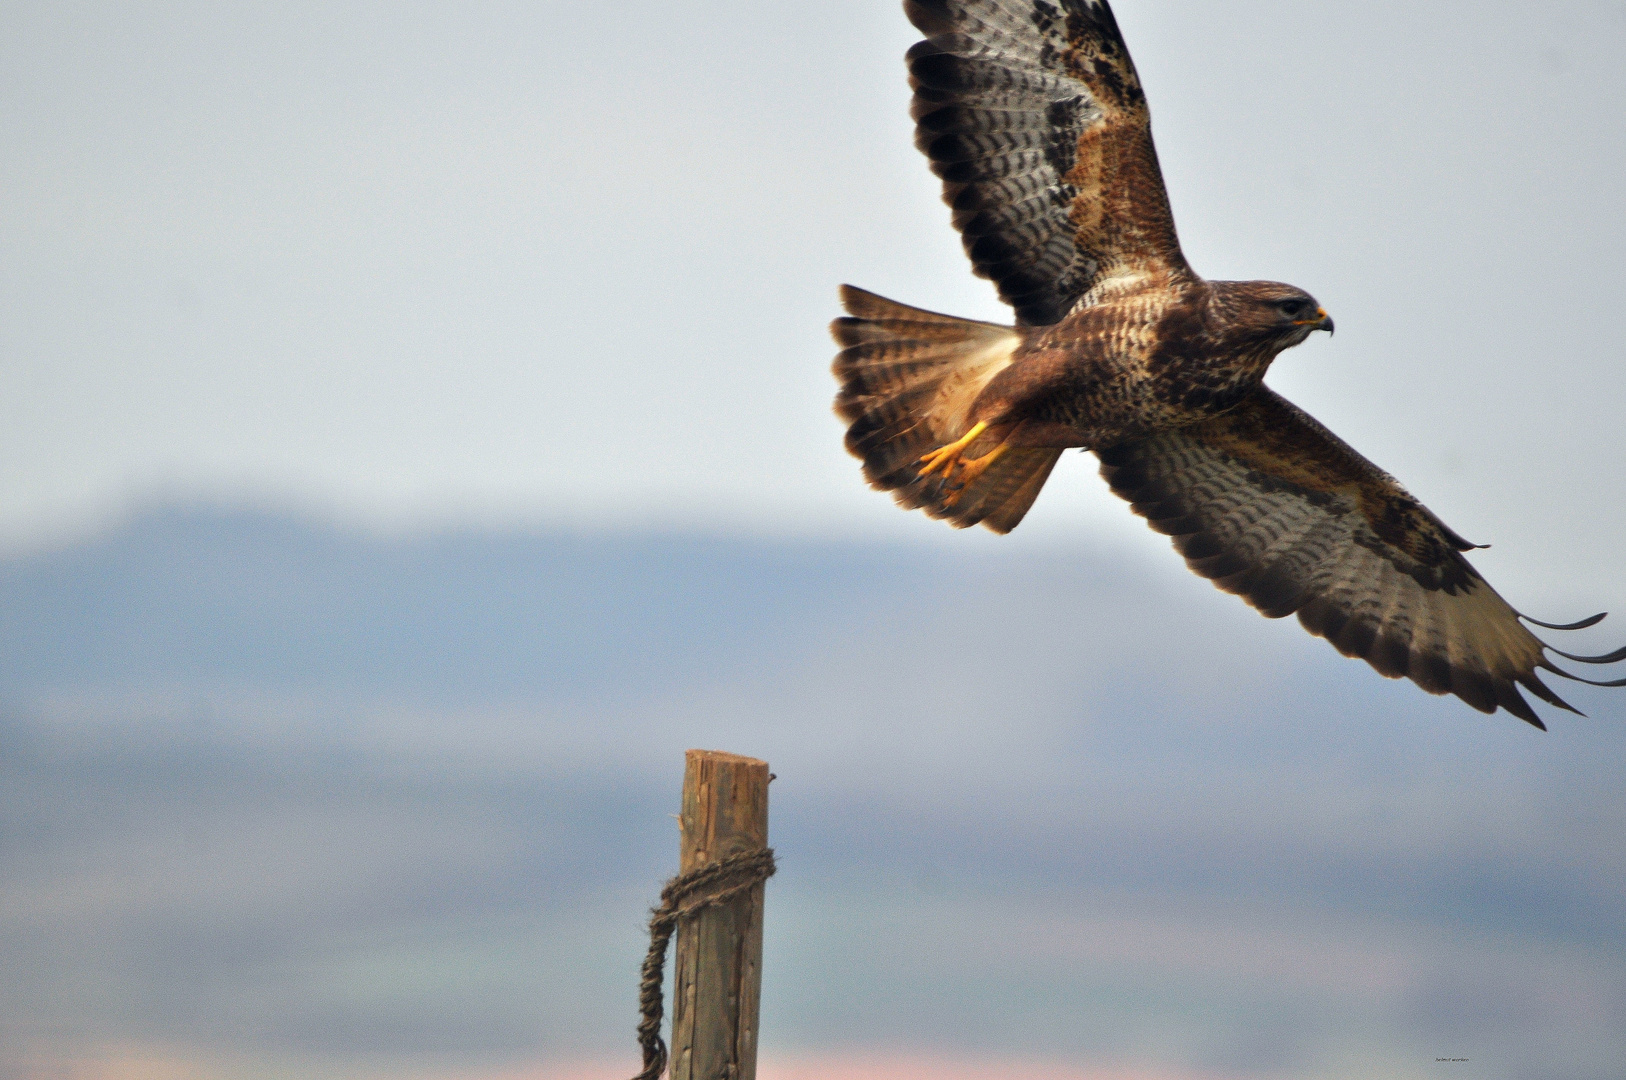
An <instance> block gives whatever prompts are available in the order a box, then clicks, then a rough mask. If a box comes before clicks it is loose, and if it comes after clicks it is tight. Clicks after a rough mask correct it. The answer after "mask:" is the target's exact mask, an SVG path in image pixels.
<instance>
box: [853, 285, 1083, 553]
mask: <svg viewBox="0 0 1626 1080" xmlns="http://www.w3.org/2000/svg"><path fill="white" fill-rule="evenodd" d="M841 303H842V306H843V307H845V308H846V309H847V312H848V314H849V316H850V317H848V318H842V319H837V320H836V321H835V322H833V323H831V324H830V333H831V334H833V335H834V336H835V339H836V341H837V343H838V344H840V345H841V346H842V350H841V352H840V353H838V354H837V355H836V361H835V364H834V365H833V367H832V370H833V371H834V372H835V376H836V378H837V379H838V380H839V381H840V382H841V392H840V393H839V394H837V395H836V415H838V416H840V417H841V418H842V419H843V420H845V421H847V422H848V423H849V424H850V425H851V426H850V427H849V428H848V429H847V449H848V450H849V451H851V452H852V454H853V456H854V457H857V458H860V459H862V460H863V462H864V478H865V479H866V480H868V481H869V483H870V486H871V487H874V488H877V489H879V490H882V491H891V492H892V493H893V497H894V498H896V499H897V500H898V502H899V503H900V504H901V505H903V506H905V507H908V508H910V509H914V508H916V507H919V508H920V509H922V510H925V511H926V513H928V514H930V515H931V516H932V517H935V518H946V519H948V521H949V523H950V524H952V525H954V526H955V527H956V528H962V529H963V528H965V527H966V526H968V525H975V524H977V523H979V522H980V523H982V524H983V525H986V526H988V528H990V529H993V530H994V531H995V532H1001V533H1005V532H1010V531H1011V530H1012V529H1014V528H1016V524H1017V522H1019V521H1021V520H1022V516H1023V515H1024V514H1026V513H1027V512H1028V507H1030V506H1032V505H1033V500H1034V499H1035V498H1037V497H1038V495H1039V489H1040V488H1042V487H1044V482H1045V480H1047V479H1048V478H1049V476H1050V470H1051V469H1052V468H1053V467H1054V466H1055V464H1056V460H1057V459H1058V458H1060V457H1061V451H1060V450H1055V449H1045V448H1031V447H1017V448H1011V449H1009V450H1007V451H1006V452H1004V453H1003V454H1001V455H1000V456H999V458H998V459H997V460H995V461H994V462H993V463H992V464H991V465H989V466H988V468H987V469H986V470H985V471H983V472H982V473H981V474H980V475H978V476H977V477H976V478H975V479H974V480H972V481H971V482H970V483H969V484H967V485H966V486H965V487H964V488H963V489H962V488H961V487H960V486H959V485H957V484H955V483H953V482H951V481H950V480H948V479H946V478H945V477H944V476H940V475H933V476H922V475H921V461H920V459H921V457H922V456H924V455H925V454H928V453H930V452H931V451H933V450H936V449H937V448H939V447H941V446H944V445H945V444H947V443H951V442H954V441H955V440H956V439H960V438H961V437H963V436H964V435H965V434H966V433H967V432H969V431H970V430H971V428H972V426H973V425H972V422H971V418H970V413H971V404H972V402H974V401H975V400H976V399H977V395H978V394H979V393H980V392H981V391H982V388H983V387H984V386H986V385H987V384H988V380H989V379H992V378H993V377H994V376H995V375H996V374H998V373H999V372H1000V371H1001V370H1002V369H1004V368H1005V367H1006V366H1007V365H1009V364H1010V362H1011V356H1012V354H1013V353H1015V351H1016V347H1017V345H1019V344H1020V343H1021V340H1022V339H1021V336H1020V334H1019V333H1018V332H1017V331H1016V330H1014V329H1012V328H1011V327H1009V326H999V325H996V324H994V323H985V322H975V321H973V320H971V319H957V318H955V317H954V316H952V315H939V314H937V313H936V312H931V311H922V310H920V309H919V308H912V307H907V306H905V305H903V304H899V303H896V302H894V301H892V300H887V299H884V298H882V297H879V296H876V295H875V294H874V293H869V292H865V291H864V290H863V289H855V288H854V287H852V286H851V285H843V286H842V287H841ZM997 441H998V440H996V439H994V438H993V437H991V436H987V435H985V436H981V437H980V438H978V439H977V440H976V441H975V442H972V443H971V444H970V445H969V446H968V447H966V450H967V453H968V454H969V453H973V452H974V453H975V454H976V455H982V454H986V453H988V452H989V451H991V450H993V449H994V444H995V443H997Z"/></svg>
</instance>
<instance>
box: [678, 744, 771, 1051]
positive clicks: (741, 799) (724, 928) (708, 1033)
mask: <svg viewBox="0 0 1626 1080" xmlns="http://www.w3.org/2000/svg"><path fill="white" fill-rule="evenodd" d="M769 778H770V777H769V773H768V763H767V762H766V761H758V760H757V759H756V758H748V757H740V756H739V755H738V754H725V753H721V752H719V751H715V750H690V751H689V752H688V754H687V755H686V756H685V767H684V771H683V814H682V816H681V818H680V819H679V822H678V824H679V828H680V829H681V830H682V833H683V836H682V840H681V842H680V847H679V850H680V858H679V864H678V870H679V873H680V874H688V873H691V872H693V871H696V870H700V869H703V868H704V867H706V866H710V865H712V864H714V863H717V862H720V861H721V860H723V859H726V858H728V857H729V856H731V855H739V854H742V853H745V852H754V851H760V850H762V849H764V848H766V847H767V846H768V780H769ZM762 900H763V883H762V882H761V881H758V882H757V883H756V884H755V885H753V886H752V887H751V888H749V889H746V890H744V891H743V892H741V893H740V894H739V895H737V896H735V897H733V898H732V899H730V900H728V901H726V902H724V903H722V904H718V905H715V906H711V907H707V908H705V909H704V910H702V911H700V912H698V913H697V915H696V917H695V918H692V919H688V920H685V921H684V922H681V923H679V924H678V927H677V951H676V956H675V959H674V961H673V964H672V1058H671V1069H672V1080H756V1075H757V1013H758V1007H759V1003H760V1001H761V996H762Z"/></svg>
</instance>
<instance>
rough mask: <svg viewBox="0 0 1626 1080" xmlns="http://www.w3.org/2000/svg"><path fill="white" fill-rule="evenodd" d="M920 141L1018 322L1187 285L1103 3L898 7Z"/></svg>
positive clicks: (1134, 84) (1139, 103)
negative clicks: (908, 32) (908, 30)
mask: <svg viewBox="0 0 1626 1080" xmlns="http://www.w3.org/2000/svg"><path fill="white" fill-rule="evenodd" d="M904 9H905V10H906V11H907V13H908V15H909V18H910V20H911V21H912V22H913V23H914V24H915V26H917V27H919V28H920V30H921V31H922V32H923V33H925V34H926V35H927V37H926V40H925V41H922V42H920V43H919V44H917V45H916V46H915V47H914V48H913V49H911V50H909V74H910V83H911V85H912V86H913V87H914V91H915V97H914V106H913V110H912V111H913V114H914V117H915V124H916V132H915V142H916V144H917V145H918V146H919V147H920V149H921V150H922V151H923V152H925V154H926V156H927V157H928V158H930V159H931V163H932V170H933V171H934V172H936V173H937V174H938V175H939V176H940V177H942V178H943V197H944V199H945V200H946V201H947V202H948V204H949V205H950V206H951V207H952V208H953V210H954V225H955V227H956V228H957V229H959V230H960V234H961V238H962V239H963V241H964V243H965V250H966V254H967V255H969V256H970V257H971V263H972V265H973V267H974V268H975V269H976V272H977V273H978V274H980V275H982V276H983V277H986V278H990V279H992V280H993V282H994V284H995V285H996V286H997V287H998V289H999V294H1000V296H1001V297H1003V298H1004V300H1005V301H1006V302H1007V303H1009V304H1010V305H1011V306H1012V307H1014V308H1015V309H1016V314H1017V317H1018V318H1019V319H1020V321H1021V322H1023V323H1026V324H1029V325H1043V324H1049V323H1054V322H1057V321H1059V320H1060V319H1061V318H1062V317H1063V316H1065V315H1066V314H1067V313H1068V312H1069V311H1071V310H1072V309H1073V307H1074V306H1075V305H1077V303H1078V302H1079V299H1080V298H1081V297H1083V296H1084V295H1085V294H1086V293H1087V292H1089V291H1090V290H1091V289H1092V288H1095V287H1096V286H1098V285H1100V284H1101V283H1102V282H1103V281H1106V280H1108V279H1114V278H1121V279H1124V281H1125V283H1126V284H1127V283H1129V282H1133V281H1137V280H1144V279H1146V278H1148V277H1151V276H1155V275H1158V274H1168V273H1176V274H1185V273H1188V272H1189V271H1188V269H1187V267H1186V262H1185V258H1184V256H1183V255H1181V253H1180V243H1179V240H1178V239H1177V237H1176V235H1175V231H1174V219H1173V217H1172V216H1171V215H1170V213H1169V200H1168V195H1167V194H1166V192H1165V191H1164V187H1163V176H1162V173H1161V172H1160V171H1159V168H1158V163H1157V151H1156V150H1155V149H1154V148H1153V146H1152V129H1151V117H1150V114H1149V113H1148V111H1147V108H1146V96H1145V95H1144V94H1143V93H1142V92H1141V87H1140V79H1139V78H1138V77H1137V76H1136V74H1135V65H1134V64H1133V63H1132V62H1131V61H1130V59H1129V50H1128V49H1127V48H1125V47H1124V42H1123V38H1122V36H1121V35H1120V34H1119V32H1118V24H1117V20H1116V19H1115V18H1114V17H1113V14H1112V9H1111V8H1110V7H1108V6H1107V4H1106V3H1105V2H1104V0H906V3H905V4H904Z"/></svg>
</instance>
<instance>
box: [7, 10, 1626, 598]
mask: <svg viewBox="0 0 1626 1080" xmlns="http://www.w3.org/2000/svg"><path fill="white" fill-rule="evenodd" d="M1116 10H1117V13H1118V16H1119V19H1120V22H1121V24H1122V27H1123V30H1124V33H1125V34H1126V36H1127V40H1128V41H1129V43H1130V45H1131V48H1132V49H1133V52H1134V55H1135V58H1136V62H1137V64H1138V66H1139V68H1140V71H1141V74H1142V80H1143V82H1144V84H1145V85H1146V87H1147V90H1148V93H1149V95H1150V100H1151V104H1152V108H1153V115H1154V124H1155V132H1156V135H1157V139H1158V147H1159V153H1160V156H1161V160H1162V164H1163V171H1164V174H1165V176H1166V178H1167V182H1168V187H1169V189H1170V195H1171V198H1172V201H1173V205H1174V211H1175V217H1176V221H1177V224H1178V226H1179V229H1180V234H1181V237H1182V240H1183V243H1184V246H1185V249H1186V251H1187V254H1188V256H1189V257H1190V259H1191V262H1192V263H1193V265H1194V266H1195V267H1196V268H1197V269H1198V270H1199V272H1201V273H1204V274H1205V275H1207V276H1209V277H1215V278H1249V277H1268V278H1274V279H1279V280H1285V281H1291V282H1294V283H1296V284H1299V285H1302V286H1303V287H1305V288H1308V289H1309V290H1310V291H1311V292H1312V293H1314V294H1315V295H1316V296H1317V297H1318V298H1319V299H1320V300H1322V301H1323V302H1324V303H1325V304H1326V305H1327V307H1328V309H1329V310H1330V311H1331V312H1332V313H1333V314H1334V316H1335V317H1336V318H1337V321H1338V327H1339V333H1338V335H1337V337H1336V338H1335V339H1333V340H1331V341H1328V340H1326V339H1324V338H1322V339H1318V340H1316V341H1314V342H1312V343H1310V344H1307V345H1306V346H1304V347H1303V348H1300V349H1298V350H1296V351H1295V352H1291V353H1289V354H1287V356H1285V357H1284V358H1283V359H1282V361H1281V363H1280V364H1279V365H1278V367H1277V369H1276V370H1275V372H1274V373H1273V375H1272V377H1271V382H1272V384H1273V385H1274V386H1275V387H1276V388H1277V389H1279V390H1280V391H1282V392H1283V393H1285V394H1286V395H1287V396H1288V397H1289V398H1291V399H1293V400H1295V401H1297V402H1298V403H1300V404H1302V405H1303V406H1305V407H1306V408H1307V409H1308V410H1309V411H1310V412H1311V413H1312V414H1313V415H1315V416H1317V417H1318V418H1319V419H1321V420H1322V421H1323V422H1325V423H1327V424H1328V426H1330V427H1331V428H1332V429H1333V430H1334V431H1336V432H1338V433H1339V434H1340V435H1342V436H1343V437H1344V438H1345V439H1346V440H1347V441H1350V442H1351V443H1352V444H1353V445H1355V446H1356V447H1357V448H1358V449H1360V450H1362V451H1363V452H1364V453H1366V454H1367V455H1368V456H1369V457H1371V458H1373V459H1374V460H1375V461H1377V462H1378V463H1379V464H1380V465H1382V466H1383V467H1384V468H1386V469H1388V470H1389V471H1390V472H1393V473H1394V474H1395V475H1397V476H1399V477H1400V478H1401V479H1402V481H1404V482H1406V483H1407V484H1408V485H1409V486H1411V487H1412V489H1413V490H1414V491H1415V492H1417V493H1418V494H1419V495H1420V496H1421V497H1422V498H1424V500H1425V501H1426V502H1428V503H1429V504H1430V505H1431V506H1432V507H1433V508H1434V509H1436V510H1437V511H1439V512H1440V513H1441V515H1442V516H1443V517H1445V519H1446V520H1447V521H1449V522H1451V523H1452V524H1453V526H1454V527H1455V528H1456V529H1457V530H1458V531H1459V532H1462V533H1463V534H1464V535H1467V536H1469V537H1470V538H1472V539H1476V540H1481V541H1494V542H1496V544H1497V546H1498V548H1499V549H1503V548H1505V549H1509V553H1508V555H1507V558H1508V559H1510V560H1513V561H1512V562H1511V563H1510V565H1512V566H1515V567H1516V568H1517V572H1519V573H1522V574H1528V575H1532V576H1533V577H1534V576H1536V575H1545V577H1546V578H1547V579H1548V580H1547V581H1546V584H1549V585H1550V584H1554V583H1555V581H1556V580H1558V579H1565V580H1567V579H1568V578H1569V576H1570V575H1571V574H1572V573H1580V574H1581V575H1583V576H1584V577H1586V578H1587V580H1596V579H1598V578H1600V577H1607V578H1609V579H1610V580H1611V581H1612V582H1613V583H1615V584H1626V580H1623V577H1622V575H1621V574H1620V573H1619V571H1618V570H1616V569H1615V568H1614V567H1613V565H1612V560H1609V559H1607V558H1605V557H1604V556H1603V554H1602V553H1603V552H1613V551H1614V550H1616V549H1617V548H1618V544H1617V543H1616V542H1615V541H1616V538H1618V537H1619V536H1620V534H1621V531H1622V528H1623V527H1626V505H1623V500H1619V499H1615V498H1613V497H1611V495H1612V488H1611V485H1612V483H1613V482H1614V480H1615V469H1614V462H1616V461H1618V460H1619V459H1620V457H1621V450H1622V445H1621V442H1620V440H1621V439H1622V438H1626V436H1623V435H1622V434H1621V427H1620V425H1619V423H1618V422H1617V421H1618V417H1619V416H1620V412H1621V406H1622V403H1623V401H1622V391H1621V385H1620V381H1619V379H1618V378H1616V377H1615V373H1616V370H1617V363H1618V359H1619V354H1620V345H1619V335H1618V333H1617V332H1616V328H1615V314H1616V310H1615V309H1616V301H1615V298H1616V295H1617V293H1618V291H1619V286H1620V282H1621V279H1622V273H1623V270H1626V214H1623V213H1621V207H1622V204H1623V201H1626V180H1623V179H1622V177H1626V142H1623V140H1622V139H1621V138H1620V137H1619V124H1618V122H1617V119H1618V117H1619V115H1620V114H1621V111H1622V109H1623V107H1626V73H1623V71H1622V67H1621V65H1620V63H1619V61H1618V57H1619V50H1620V47H1621V44H1622V42H1623V40H1626V6H1623V5H1622V4H1621V3H1620V2H1618V0H1594V2H1570V3H1559V4H1537V3H1500V4H1483V3H1435V4H1427V5H1422V4H1406V3H1366V4H1360V5H1348V4H1330V3H1304V2H1294V3H1285V2H1283V3H1264V2H1249V3H1240V4H1225V5H1216V4H1199V3H1176V2H1170V0H1164V2H1157V3H1154V2H1150V0H1145V2H1136V0H1125V2H1124V3H1122V4H1120V5H1118V7H1117V9H1116ZM7 25H8V33H7V34H6V35H4V38H5V40H4V41H3V42H0V71H3V72H4V75H3V76H0V80H3V81H0V125H3V127H0V146H3V147H4V149H3V150H0V184H3V190H4V193H5V200H6V204H7V213H6V214H5V215H4V217H3V218H0V244H3V245H4V250H5V251H6V252H7V253H8V257H7V258H6V259H5V260H4V263H5V266H4V268H3V269H0V305H3V307H0V360H3V362H0V380H3V381H0V408H3V409H4V410H5V413H4V415H3V416H0V420H3V423H0V462H3V463H4V471H3V473H0V534H3V535H4V537H5V538H6V542H7V543H8V544H10V545H11V546H12V547H13V548H14V549H18V548H20V549H24V550H26V549H29V548H31V547H37V546H39V545H40V544H42V543H43V544H48V543H52V542H57V541H59V540H61V539H63V538H65V537H70V536H75V535H79V536H82V535H85V534H86V532H87V531H88V530H93V529H94V527H95V526H96V525H97V524H98V523H104V522H106V521H107V520H109V519H110V518H111V517H113V516H115V515H116V514H117V513H118V512H120V511H121V510H124V509H127V508H128V507H130V506H131V505H138V504H141V503H143V501H144V500H150V499H152V498H155V497H159V498H162V497H175V498H181V497H190V496H196V495H205V496H211V497H226V498H237V499H246V500H259V501H261V502H269V503H282V504H294V505H299V506H303V507H309V508H311V509H314V510H318V511H320V512H323V513H328V514H333V515H338V516H342V517H346V518H350V519H353V520H359V521H366V522H368V523H371V524H373V525H379V526H384V527H402V526H407V527H410V526H413V525H424V524H430V525H432V524H444V523H448V522H459V521H467V520H476V519H478V520H487V521H494V522H497V523H511V522H514V521H521V522H531V523H544V524H546V523H555V522H564V523H598V524H605V525H629V524H631V525H638V524H644V525H664V526H670V527H678V528H701V529H721V530H735V531H741V530H743V531H753V532H761V533H777V534H787V533H788V534H807V533H815V532H816V533H823V534H827V535H846V536H882V535H884V536H892V535H929V534H930V535H935V534H936V533H937V532H938V531H940V527H939V526H936V525H934V524H931V523H928V522H925V521H922V520H917V519H916V518H912V517H910V516H908V515H900V514H898V513H896V512H895V511H894V510H892V508H891V507H890V506H889V505H888V503H887V500H885V499H884V498H881V497H877V496H874V495H872V494H870V493H869V492H868V491H867V490H865V488H864V487H863V486H862V485H861V484H857V483H855V482H854V479H855V476H856V471H855V467H854V465H853V463H852V462H851V461H850V460H849V459H848V457H847V456H846V454H845V453H844V452H843V451H842V449H841V447H840V442H839V437H838V436H839V425H838V424H837V423H836V421H835V420H834V419H833V418H832V416H831V414H830V413H829V411H828V403H829V401H830V399H831V397H832V396H833V381H832V380H831V379H830V377H829V375H828V373H827V372H828V364H829V361H830V358H831V355H832V352H833V350H832V347H831V345H830V342H829V340H828V338H827V336H826V334H825V332H824V327H825V325H826V324H827V323H828V321H829V319H830V318H831V317H832V316H833V315H835V314H838V311H837V308H836V298H835V288H836V285H837V284H838V283H840V282H843V281H851V282H854V283H856V284H860V285H862V286H864V287H866V288H870V289H872V290H875V291H878V292H880V293H882V294H884V295H888V296H893V297H896V298H898V299H900V300H903V301H905V302H908V303H913V304H916V305H919V306H924V307H928V308H933V309H937V310H947V311H951V312H954V313H957V314H962V315H966V316H970V317H979V318H989V319H1003V318H1005V317H1006V311H1005V309H1003V307H1002V306H1001V305H1000V304H999V303H998V301H997V299H996V298H995V297H994V295H993V292H992V289H991V288H990V286H989V285H988V284H987V283H986V282H984V281H981V280H980V279H977V278H974V277H973V276H972V275H971V274H970V273H969V272H968V271H967V264H966V262H965V259H964V257H963V255H962V254H961V253H960V251H959V245H958V241H957V238H956V237H955V236H954V234H953V232H952V230H951V229H950V227H949V225H948V213H947V210H946V208H945V207H944V206H943V205H942V204H941V202H940V201H939V199H938V196H937V187H936V183H937V182H936V180H935V179H934V178H933V177H932V176H931V175H930V174H929V172H928V171H927V169H926V167H925V164H924V161H923V159H922V158H921V157H920V155H919V154H918V153H917V152H916V151H915V150H914V148H913V146H912V142H911V132H910V128H909V120H908V116H907V87H906V85H905V81H904V72H903V67H902V63H901V55H902V53H903V51H904V50H905V49H906V48H907V47H908V45H909V44H910V43H911V42H912V41H913V40H914V38H915V36H916V35H915V32H914V31H913V29H912V28H911V27H909V25H908V24H907V22H906V21H905V20H904V18H903V17H902V15H901V12H900V11H899V9H898V6H897V5H895V4H892V3H890V2H875V3H831V4H820V5H789V4H771V5H764V4H740V3H719V4H708V5H696V6H694V7H693V8H692V9H688V10H684V11H683V12H682V14H681V16H674V15H673V14H672V12H671V11H670V9H669V7H667V6H665V5H660V6H657V5H652V4H643V3H630V4H620V5H615V6H614V7H603V6H601V5H580V4H557V3H546V2H544V3H495V4H491V3H472V4H460V5H455V6H453V5H424V4H413V3H404V4H403V3H396V4H357V3H346V2H338V3H320V4H315V3H311V4H302V3H298V2H295V3H278V4H260V3H251V2H250V3H237V4H231V5H217V4H187V3H170V4H106V3H98V4H75V3H63V4H50V5H13V6H11V7H10V8H9V9H8V14H7ZM1091 471H1092V470H1091V468H1090V465H1089V461H1088V459H1086V458H1083V457H1080V456H1076V455H1070V456H1069V460H1068V461H1067V462H1066V467H1065V468H1064V471H1063V472H1062V473H1061V474H1060V475H1059V476H1058V478H1057V480H1056V482H1054V483H1053V484H1052V485H1051V490H1050V491H1048V492H1047V493H1046V497H1045V499H1044V500H1043V501H1042V502H1041V504H1040V509H1039V510H1038V511H1036V516H1035V518H1034V519H1033V522H1032V524H1031V525H1030V527H1029V528H1030V531H1032V532H1035V533H1037V532H1040V531H1044V530H1047V529H1050V530H1052V532H1051V535H1053V536H1055V537H1057V538H1059V539H1065V538H1068V537H1073V536H1077V535H1079V534H1080V533H1091V534H1095V535H1100V536H1118V537H1120V538H1123V537H1127V536H1129V535H1131V534H1133V533H1135V532H1136V531H1137V530H1139V528H1140V526H1139V524H1138V523H1136V522H1133V521H1132V520H1129V519H1128V518H1127V517H1126V516H1125V515H1124V514H1123V513H1122V511H1121V508H1120V507H1118V506H1117V505H1115V504H1114V503H1113V501H1112V500H1110V499H1104V498H1103V497H1102V494H1101V488H1100V486H1099V485H1097V484H1096V483H1095V482H1094V481H1093V480H1090V479H1088V478H1087V477H1083V476H1081V475H1080V474H1081V473H1089V472H1091ZM1131 542H1143V541H1142V540H1140V539H1138V538H1137V540H1135V541H1131ZM1502 557H1503V556H1502V553H1501V551H1500V550H1499V551H1498V553H1497V556H1496V558H1502Z"/></svg>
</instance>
